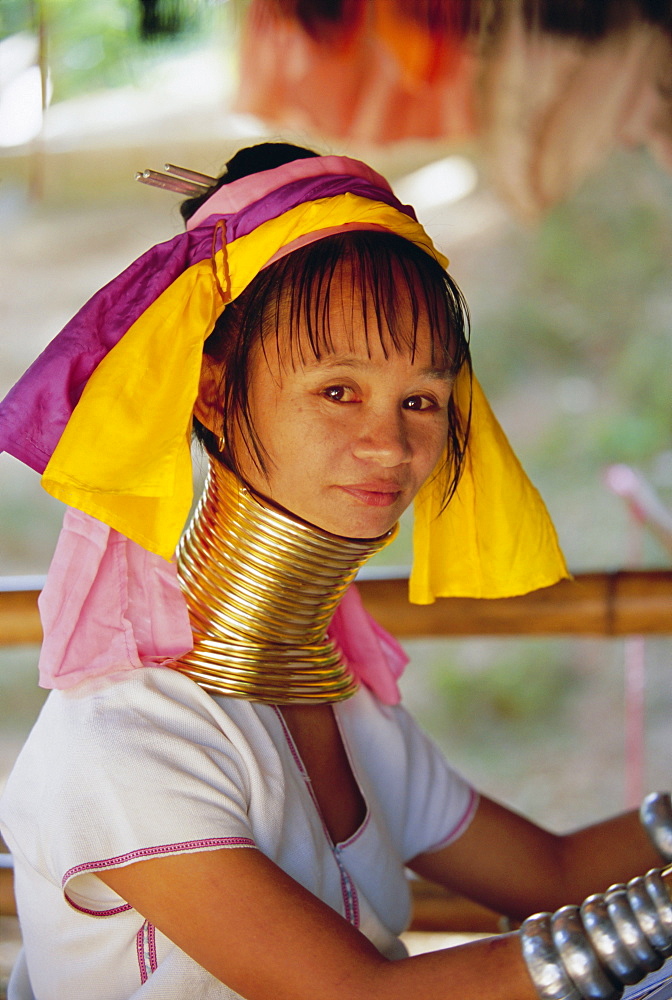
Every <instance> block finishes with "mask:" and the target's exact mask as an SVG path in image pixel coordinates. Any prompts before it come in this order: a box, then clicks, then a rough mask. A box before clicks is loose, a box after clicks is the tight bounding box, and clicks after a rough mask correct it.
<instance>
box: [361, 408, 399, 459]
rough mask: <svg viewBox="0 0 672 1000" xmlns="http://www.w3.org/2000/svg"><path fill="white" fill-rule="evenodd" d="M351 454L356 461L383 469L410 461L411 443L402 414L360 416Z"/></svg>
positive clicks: (387, 413) (389, 413)
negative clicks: (367, 462) (365, 462)
mask: <svg viewBox="0 0 672 1000" xmlns="http://www.w3.org/2000/svg"><path fill="white" fill-rule="evenodd" d="M353 452H354V455H355V457H356V458H358V459H361V460H362V461H369V462H375V463H377V464H378V465H380V466H381V467H382V468H386V469H393V468H395V467H396V466H398V465H403V464H405V463H406V462H409V461H410V457H411V449H410V442H409V439H408V433H407V429H406V427H405V426H404V420H403V416H402V414H401V413H399V412H398V411H397V412H394V413H391V412H388V411H384V412H379V413H368V414H366V416H363V418H362V422H361V424H360V427H359V431H358V433H357V436H356V438H355V442H354V446H353Z"/></svg>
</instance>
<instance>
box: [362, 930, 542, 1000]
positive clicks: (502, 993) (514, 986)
mask: <svg viewBox="0 0 672 1000" xmlns="http://www.w3.org/2000/svg"><path fill="white" fill-rule="evenodd" d="M377 987H378V988H377V990H376V992H375V994H368V995H367V1000H373V996H374V995H375V997H380V998H381V1000H383V998H385V1000H396V998H399V1000H407V998H408V997H413V998H414V1000H420V998H424V997H427V998H428V1000H429V998H431V1000H453V998H454V1000H472V998H473V1000H483V997H487V998H488V1000H538V995H537V992H536V990H535V988H534V986H533V984H532V981H531V979H530V977H529V974H528V972H527V969H526V966H525V963H524V961H523V958H522V950H521V944H520V940H519V937H518V934H503V935H499V936H497V937H492V938H486V939H483V940H481V941H475V942H472V943H471V944H467V945H460V946H459V947H456V948H450V949H448V950H445V951H437V952H432V953H431V954H427V955H420V956H417V957H415V958H409V959H405V960H404V961H401V962H392V963H389V965H388V966H387V967H386V968H385V969H384V970H383V973H382V977H381V979H380V981H379V983H378V984H377ZM345 995H346V996H348V994H347V993H346V994H345Z"/></svg>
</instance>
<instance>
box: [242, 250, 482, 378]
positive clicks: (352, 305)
mask: <svg viewBox="0 0 672 1000" xmlns="http://www.w3.org/2000/svg"><path fill="white" fill-rule="evenodd" d="M270 270H271V269H270V268H269V271H270ZM270 285H271V283H270V282H269V288H268V291H269V293H270V296H271V298H272V299H273V300H274V309H273V313H272V315H269V311H268V309H267V308H265V309H264V310H263V315H264V323H263V329H262V331H261V339H262V341H263V340H265V339H266V338H267V337H268V336H269V335H271V336H274V338H275V339H276V341H277V339H278V338H279V337H280V336H282V338H283V346H284V347H285V349H286V348H287V346H289V350H290V357H291V358H292V360H293V361H294V363H296V360H297V359H298V361H299V362H300V363H304V362H305V361H306V359H307V356H308V352H310V355H311V357H312V358H314V359H317V360H320V359H321V358H323V357H324V356H325V355H328V354H330V353H333V351H334V338H333V336H332V328H331V325H332V323H333V322H334V321H335V322H337V323H338V326H339V329H338V335H339V338H340V337H341V336H342V334H343V327H345V331H346V333H347V330H348V329H349V328H350V329H351V328H352V327H353V324H352V323H349V322H348V319H349V315H353V314H356V315H357V316H358V317H363V318H364V335H365V337H366V342H367V345H368V347H369V352H370V350H371V345H372V343H373V342H375V343H376V344H379V345H380V346H381V347H382V349H383V353H384V354H385V356H386V357H387V356H389V354H390V353H391V352H393V351H396V352H403V353H405V352H410V354H411V356H412V357H414V356H415V353H416V349H417V338H418V330H419V326H420V321H421V319H422V320H423V321H424V322H427V321H428V324H429V328H430V330H431V332H432V362H433V363H436V365H437V367H445V368H446V370H447V371H449V372H451V373H457V372H458V371H459V370H460V368H461V367H462V365H463V364H464V362H465V360H466V358H467V356H468V346H467V345H468V339H469V338H468V326H469V318H468V310H467V306H466V303H465V302H464V299H463V297H462V294H461V292H460V290H459V289H458V288H457V286H456V285H454V283H453V282H452V279H451V278H450V277H449V276H448V275H447V274H446V272H445V271H444V270H443V268H442V267H441V266H440V264H438V262H437V261H435V260H433V259H432V258H431V257H429V256H428V254H427V253H426V252H425V251H424V250H423V249H421V248H420V247H418V246H415V245H414V244H412V243H409V241H408V240H405V239H403V238H402V237H400V236H395V235H393V234H387V233H380V232H370V231H356V232H352V233H343V234H339V235H337V236H331V237H326V238H325V239H323V240H319V241H317V242H316V243H313V244H310V245H309V246H306V247H304V248H302V249H300V250H297V251H295V252H293V253H291V254H288V255H287V256H286V257H284V258H282V259H281V260H280V261H278V262H277V263H276V264H274V265H273V276H272V285H273V286H274V287H273V289H271V287H270ZM265 304H266V305H268V304H270V303H268V302H267V303H265ZM425 329H426V326H425ZM278 346H279V345H278Z"/></svg>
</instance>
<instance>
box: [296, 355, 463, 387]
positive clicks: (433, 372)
mask: <svg viewBox="0 0 672 1000" xmlns="http://www.w3.org/2000/svg"><path fill="white" fill-rule="evenodd" d="M371 364H372V362H367V361H366V360H365V359H363V358H361V357H359V356H358V355H355V354H330V355H328V357H327V358H321V359H320V358H316V359H315V360H314V361H309V362H307V363H306V364H304V365H303V367H304V369H305V370H306V371H317V370H318V369H319V370H320V371H330V370H332V369H337V368H352V369H353V370H356V369H363V368H368V367H370V366H371ZM418 376H419V377H420V378H429V379H438V380H440V381H442V382H452V381H453V380H454V378H455V372H454V371H452V369H451V368H450V367H449V366H448V365H430V366H429V367H427V368H420V369H418Z"/></svg>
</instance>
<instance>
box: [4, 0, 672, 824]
mask: <svg viewBox="0 0 672 1000" xmlns="http://www.w3.org/2000/svg"><path fill="white" fill-rule="evenodd" d="M671 35H672V14H671V13H670V4H669V2H667V0H661V2H655V0H649V2H646V0H641V2H634V0H633V2H629V0H628V2H620V0H615V2H610V0H599V2H598V0H572V2H571V3H570V2H568V0H565V2H560V0H556V2H554V0H535V2H533V0H479V2H477V0H472V2H469V0H407V2H404V0H398V2H397V0H334V2H328V0H322V2H317V0H315V2H310V0H302V2H298V0H297V2H293V0H262V2H256V0H255V2H254V3H246V2H234V0H229V2H226V0H221V2H217V0H210V2H207V0H200V2H199V0H144V2H141V0H32V2H28V0H3V2H2V7H1V8H0V228H1V232H2V242H1V250H0V302H1V304H2V312H1V315H2V336H1V338H0V394H4V393H5V392H6V391H7V390H8V389H9V388H10V386H11V385H12V384H13V382H14V381H15V380H16V379H17V378H18V377H19V376H20V375H21V374H22V372H23V371H24V370H25V368H26V367H27V366H28V364H29V363H30V362H31V361H32V360H33V359H34V357H35V356H36V355H37V354H38V353H39V352H40V350H42V349H43V347H44V346H45V345H46V344H47V343H48V341H49V340H50V339H51V338H52V337H53V336H54V335H55V334H56V333H57V332H58V331H59V330H60V328H61V327H62V326H63V325H64V323H65V322H66V321H67V320H68V319H69V318H70V317H71V316H72V314H73V313H74V312H75V311H76V310H77V309H78V308H79V307H80V306H81V305H82V304H83V303H84V301H85V300H86V299H87V298H88V297H89V296H90V295H91V294H93V292H95V291H96V290H97V289H98V288H99V287H100V286H101V285H102V284H104V283H105V282H106V281H108V280H110V279H111V278H112V277H113V276H115V275H116V274H117V273H118V272H119V271H121V270H122V269H123V268H124V267H126V266H127V265H128V264H129V263H130V262H131V261H132V260H133V259H134V258H135V257H137V256H139V255H140V254H141V253H142V252H144V251H145V250H146V249H147V248H148V247H149V246H151V245H152V244H154V243H156V242H160V241H162V240H166V239H169V238H171V237H172V236H173V235H174V234H175V233H176V232H178V231H179V230H180V228H181V225H180V218H179V214H178V211H177V204H178V201H177V198H176V196H175V195H173V194H170V193H168V192H160V191H158V190H155V189H152V188H148V187H143V186H142V185H140V184H136V183H135V182H134V175H135V172H136V171H137V170H142V169H143V168H145V167H153V168H157V169H162V167H163V164H164V163H165V162H166V161H169V162H172V163H177V164H180V165H183V166H187V167H191V168H193V169H196V170H199V171H202V172H204V173H209V174H218V173H219V172H220V171H221V168H222V166H223V164H224V163H225V161H226V160H227V159H228V157H229V156H230V155H231V154H232V153H233V152H234V151H235V150H236V149H238V148H240V147H241V146H245V145H249V144H251V143H253V142H257V141H260V140H263V139H266V138H270V139H272V140H282V139H287V140H290V141H293V142H297V143H299V144H305V145H310V146H311V147H313V148H315V149H317V150H319V151H320V152H323V153H343V154H347V155H351V156H355V157H361V158H362V159H365V160H366V161H368V162H369V163H371V165H372V166H373V167H374V168H376V169H377V170H379V171H380V172H381V173H383V174H384V175H385V176H387V177H388V179H389V180H390V182H391V183H392V185H393V187H394V189H395V191H396V192H397V194H398V195H399V196H400V197H401V199H402V200H406V201H410V202H412V203H413V204H414V205H415V206H416V208H417V210H418V215H419V217H420V219H421V221H422V222H423V223H424V224H425V226H426V227H427V229H428V230H429V231H430V233H431V234H432V236H433V237H434V239H435V241H436V242H437V244H438V245H439V246H440V247H441V249H443V250H444V252H445V253H446V254H447V256H449V257H450V259H451V270H452V272H453V274H454V276H455V277H456V279H457V281H458V282H459V283H460V285H461V286H462V288H463V290H464V292H465V294H466V297H467V300H468V302H469V304H470V308H471V313H472V326H473V333H472V344H473V354H474V362H475V370H476V372H477V373H478V376H479V378H480V381H481V382H482V384H483V386H484V388H485V390H486V392H487V393H488V395H489V397H490V400H491V402H492V404H493V406H494V409H495V412H496V413H497V414H498V416H499V418H500V421H501V422H502V424H503V426H504V428H505V430H506V432H507V434H508V436H509V438H510V439H511V441H512V443H513V445H514V447H515V449H516V451H517V452H518V454H519V456H520V458H521V460H522V462H523V465H524V466H525V467H526V469H527V471H528V472H529V474H530V475H531V477H532V479H533V481H534V482H535V484H536V485H537V486H538V488H539V489H540V491H541V493H542V495H543V496H544V498H545V500H546V502H547V504H548V507H549V509H550V511H551V514H552V516H553V518H554V520H555V523H556V526H557V529H558V533H559V536H560V540H561V543H562V546H563V548H564V551H565V553H566V556H567V560H568V563H569V565H570V567H571V569H572V570H573V571H575V572H580V571H587V570H609V571H610V570H616V569H619V568H628V567H653V568H661V567H668V568H669V566H670V558H671V556H670V550H669V548H667V547H666V545H665V539H664V537H663V536H661V533H660V532H658V534H656V533H655V532H653V531H651V530H649V528H648V527H647V525H646V523H645V522H644V521H643V520H642V516H641V510H639V515H637V516H636V512H635V513H633V507H632V504H629V503H628V502H627V501H626V499H625V498H624V497H623V496H622V495H619V492H618V490H617V489H615V487H614V477H613V476H612V477H611V478H609V475H608V470H610V469H612V467H613V466H617V465H624V466H626V467H627V468H628V469H630V470H631V474H632V475H633V476H634V480H633V481H635V482H638V483H640V484H641V483H642V482H643V483H645V484H646V489H647V490H648V491H649V493H648V494H647V495H648V496H649V497H650V496H651V493H650V491H653V494H654V496H655V498H656V501H657V502H659V503H660V504H662V505H663V511H664V509H665V508H669V507H672V436H671V433H670V432H671V430H672V426H671V425H672V405H671V404H672V391H671V386H672V364H671V362H670V358H671V356H672V351H671V348H672V281H671V278H672V172H671V170H670V166H671V165H672V153H671V152H670V145H671V142H672V140H671V138H670V137H671V135H672V103H671V101H672V61H671V60H670V38H671ZM621 492H622V490H621ZM61 517H62V508H61V506H60V504H58V503H57V502H56V501H53V500H51V499H50V498H49V497H48V496H47V495H46V494H45V493H44V492H43V491H41V489H40V486H39V479H38V476H37V475H36V474H35V473H33V472H31V471H30V470H28V469H26V468H24V467H23V466H21V465H20V464H19V463H18V462H16V461H15V460H13V459H11V458H10V457H8V456H7V455H2V456H0V574H1V575H3V576H7V577H9V576H12V577H14V576H17V575H18V576H27V575H38V576H39V575H41V574H44V573H45V572H46V570H47V568H48V565H49V561H50V557H51V552H52V550H53V546H54V544H55V541H56V537H57V534H58V530H59V527H60V521H61ZM663 534H664V533H663ZM661 537H662V541H661ZM384 558H385V560H386V561H387V562H388V563H391V564H394V565H398V566H405V565H407V564H408V563H409V561H410V549H409V526H408V524H406V525H405V526H404V530H403V531H402V532H401V536H400V540H399V542H398V543H397V544H396V546H395V547H393V548H392V549H388V550H386V552H385V556H384ZM670 621H671V622H672V607H671V608H670ZM670 631H671V632H672V628H671V629H670ZM406 646H407V649H408V652H409V654H410V656H411V661H412V662H411V665H410V667H409V669H408V672H407V674H406V677H405V679H404V694H405V698H406V700H407V702H408V704H409V705H410V707H411V708H412V709H413V710H415V711H416V713H417V714H418V716H419V718H420V720H421V721H422V723H423V724H424V725H425V727H426V728H427V729H428V730H429V731H430V732H431V734H432V735H433V736H434V737H435V739H436V740H437V741H438V742H439V743H440V744H441V745H442V746H443V747H444V749H445V750H446V752H447V753H448V755H449V758H450V759H451V760H452V761H453V762H454V763H455V765H456V766H457V767H458V768H459V769H461V770H462V771H464V772H465V773H466V774H467V776H468V777H469V778H470V779H471V780H472V781H474V782H475V783H476V784H477V785H479V786H480V787H481V788H482V789H483V790H484V791H486V792H488V793H490V794H491V795H494V796H495V797H498V798H501V799H504V800H505V801H507V802H509V803H510V804H512V805H514V806H516V807H518V808H520V809H521V810H524V811H526V812H527V813H528V814H531V815H532V816H534V817H535V818H536V819H538V820H540V821H542V822H546V823H549V824H551V825H553V826H555V827H557V828H568V827H571V826H573V825H576V824H578V823H582V822H585V821H589V820H592V819H597V818H598V817H600V816H602V815H603V814H605V813H607V812H609V811H614V810H617V809H619V808H621V807H623V806H624V805H625V804H626V800H627V799H628V797H631V796H632V795H633V794H635V795H638V794H639V792H640V790H641V791H642V792H643V791H645V790H651V789H655V788H657V787H661V788H667V787H669V786H670V783H671V782H672V776H671V770H672V767H671V764H672V724H671V711H672V683H671V681H670V667H671V663H670V654H671V652H672V643H671V642H670V640H669V639H668V638H666V637H664V636H659V637H653V638H648V639H647V640H646V642H643V641H640V640H638V639H636V638H635V639H626V640H617V639H608V638H586V637H584V638H554V639H541V638H538V637H537V638H525V637H520V638H517V637H516V638H506V637H498V638H483V639H469V640H458V639H451V640H445V639H444V640H440V641H439V640H431V641H430V640H422V641H421V640H415V641H412V642H410V641H409V642H407V643H406ZM36 661H37V648H36V647H34V646H31V645H21V646H12V647H11V648H9V647H8V648H2V646H0V784H1V783H2V781H4V777H5V775H6V773H7V771H8V769H9V768H10V767H11V764H12V761H13V760H14V758H15V756H16V753H17V752H18V750H19V748H20V745H21V742H22V740H23V739H24V738H25V734H26V732H27V730H28V728H29V727H30V725H31V723H32V720H33V719H34V717H35V715H36V713H37V712H38V711H39V707H40V704H41V701H42V698H43V695H44V693H43V692H41V691H40V690H39V689H38V688H37V683H36V682H37V677H36ZM633 678H634V681H633ZM633 684H634V685H635V688H636V690H635V691H634V694H632V686H633ZM628 685H630V689H631V698H630V701H628V699H626V690H627V689H628ZM633 698H634V702H633V700H632V699H633ZM642 699H643V702H642ZM628 704H629V705H630V710H631V712H632V710H633V709H632V706H633V704H634V705H635V709H634V710H635V711H636V712H639V716H638V718H639V720H640V722H639V723H637V720H635V723H636V724H640V730H641V731H640V732H639V735H637V733H635V748H634V750H633V746H632V743H630V745H629V743H628V740H629V737H628V733H629V732H630V730H629V728H628V727H629V726H630V728H631V724H632V718H630V722H628V720H627V710H628ZM642 704H643V707H642ZM638 706H639V707H638ZM642 712H643V722H642V721H641V719H642ZM638 741H639V742H638ZM629 754H630V764H629V765H628V755H629ZM628 766H630V775H629V777H628V776H627V773H626V772H627V767H628ZM633 767H634V774H633V770H632V769H633ZM626 786H627V787H626Z"/></svg>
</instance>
